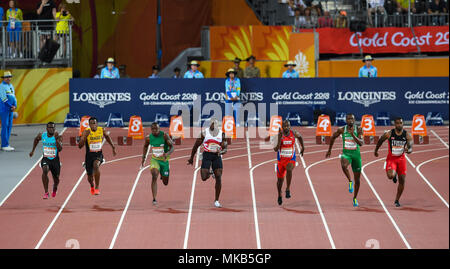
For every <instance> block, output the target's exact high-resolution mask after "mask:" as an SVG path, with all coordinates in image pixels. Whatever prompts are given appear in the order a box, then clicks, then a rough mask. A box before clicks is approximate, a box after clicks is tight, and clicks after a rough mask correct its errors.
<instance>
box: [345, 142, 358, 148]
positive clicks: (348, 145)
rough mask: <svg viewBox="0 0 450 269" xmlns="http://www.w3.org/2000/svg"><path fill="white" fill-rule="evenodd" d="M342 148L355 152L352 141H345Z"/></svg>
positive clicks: (354, 144)
mask: <svg viewBox="0 0 450 269" xmlns="http://www.w3.org/2000/svg"><path fill="white" fill-rule="evenodd" d="M344 148H345V149H349V150H355V149H356V143H355V141H353V140H345V143H344Z"/></svg>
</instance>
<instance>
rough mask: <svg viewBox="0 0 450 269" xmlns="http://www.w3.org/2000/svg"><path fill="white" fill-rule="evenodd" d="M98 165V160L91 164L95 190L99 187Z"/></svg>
mask: <svg viewBox="0 0 450 269" xmlns="http://www.w3.org/2000/svg"><path fill="white" fill-rule="evenodd" d="M100 164H101V161H100V160H95V161H94V164H93V168H94V180H95V189H96V190H98V188H99V187H100Z"/></svg>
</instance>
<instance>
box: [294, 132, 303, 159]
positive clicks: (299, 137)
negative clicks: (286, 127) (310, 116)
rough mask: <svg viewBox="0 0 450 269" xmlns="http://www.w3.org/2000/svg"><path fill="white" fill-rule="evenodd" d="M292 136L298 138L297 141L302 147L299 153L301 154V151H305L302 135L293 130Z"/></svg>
mask: <svg viewBox="0 0 450 269" xmlns="http://www.w3.org/2000/svg"><path fill="white" fill-rule="evenodd" d="M294 136H295V138H297V139H298V142H300V146H301V147H302V149H301V150H300V155H302V156H303V152H305V145H303V137H302V136H301V135H300V133H299V132H297V131H294Z"/></svg>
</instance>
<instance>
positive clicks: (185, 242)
mask: <svg viewBox="0 0 450 269" xmlns="http://www.w3.org/2000/svg"><path fill="white" fill-rule="evenodd" d="M199 155H200V147H199V148H198V149H197V156H196V159H195V170H194V175H193V176H192V188H191V198H190V201H189V212H188V218H187V221H186V231H185V233H184V243H183V249H187V244H188V240H189V230H190V228H191V217H192V206H193V204H194V193H195V183H196V181H197V174H198V170H200V167H198V161H199Z"/></svg>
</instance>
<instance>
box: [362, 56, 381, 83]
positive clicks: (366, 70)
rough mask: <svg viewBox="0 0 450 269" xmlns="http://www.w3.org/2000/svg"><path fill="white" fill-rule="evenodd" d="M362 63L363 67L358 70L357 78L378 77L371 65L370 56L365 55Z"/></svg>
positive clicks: (375, 69)
mask: <svg viewBox="0 0 450 269" xmlns="http://www.w3.org/2000/svg"><path fill="white" fill-rule="evenodd" d="M362 61H363V63H364V66H363V67H361V68H360V69H359V77H360V78H376V77H377V76H378V70H377V68H376V67H375V66H373V65H372V61H373V59H372V56H370V55H367V56H366V57H364V59H363V60H362Z"/></svg>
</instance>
